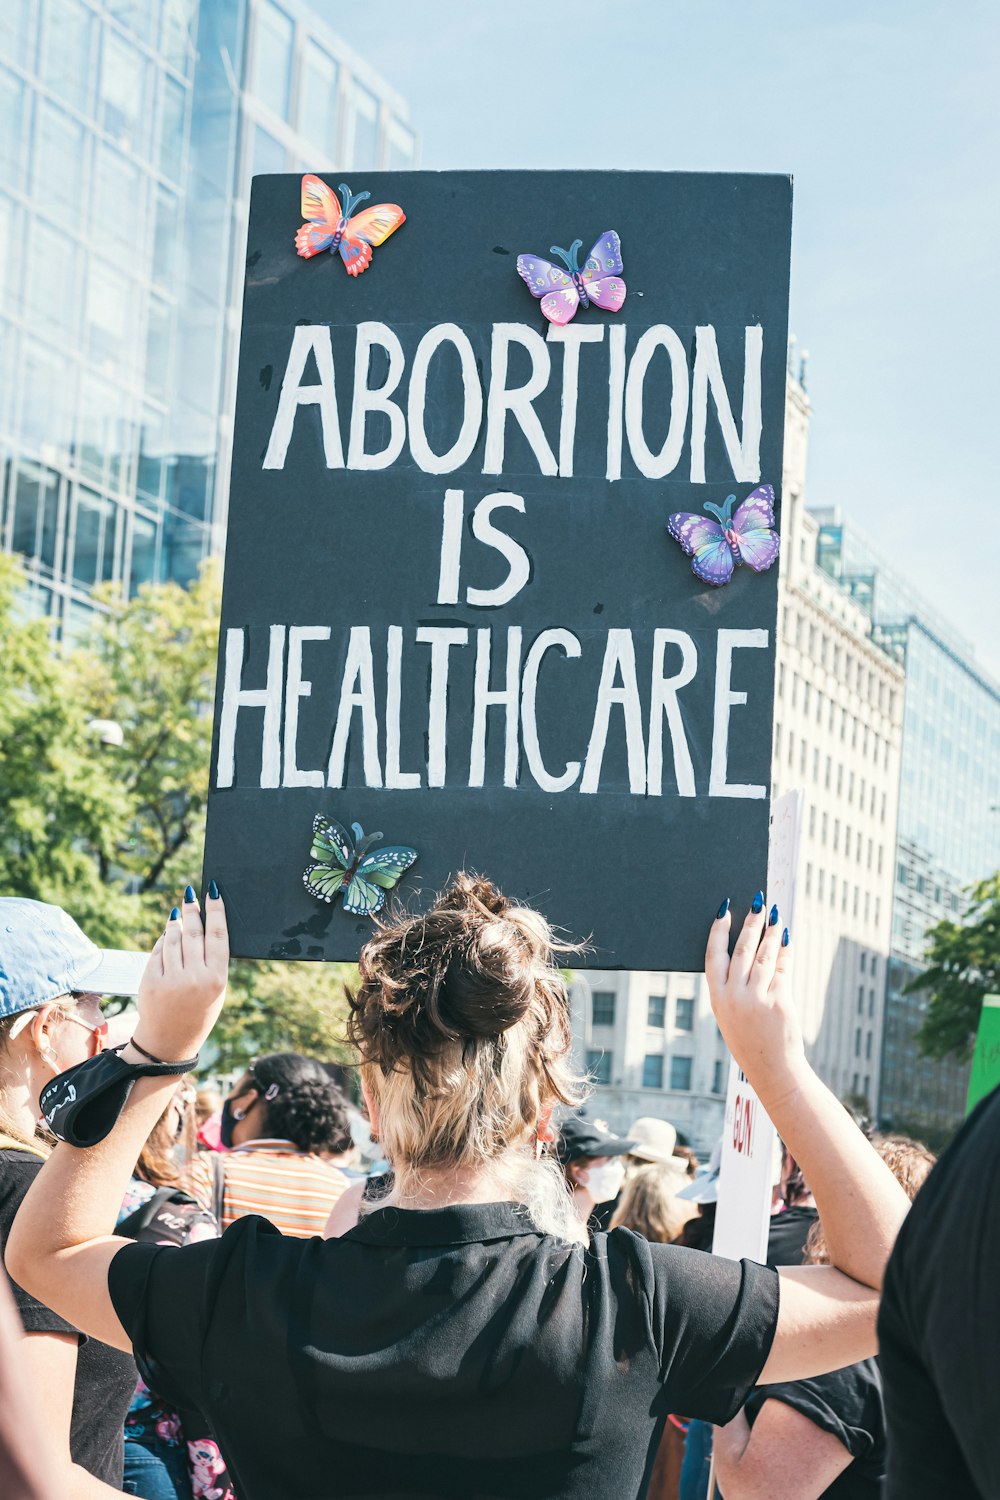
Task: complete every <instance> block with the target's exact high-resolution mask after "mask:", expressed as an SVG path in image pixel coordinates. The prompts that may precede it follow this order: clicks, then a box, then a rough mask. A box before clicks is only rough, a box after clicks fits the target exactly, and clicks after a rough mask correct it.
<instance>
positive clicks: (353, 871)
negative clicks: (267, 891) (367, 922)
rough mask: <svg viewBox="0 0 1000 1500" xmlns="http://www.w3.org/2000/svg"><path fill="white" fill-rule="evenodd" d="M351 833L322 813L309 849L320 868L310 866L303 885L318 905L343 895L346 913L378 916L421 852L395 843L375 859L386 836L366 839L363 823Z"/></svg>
mask: <svg viewBox="0 0 1000 1500" xmlns="http://www.w3.org/2000/svg"><path fill="white" fill-rule="evenodd" d="M351 833H353V835H354V837H353V838H352V837H351ZM351 833H348V832H347V829H346V828H344V827H343V826H342V825H341V824H340V823H337V822H335V821H334V819H333V818H324V817H323V814H322V813H317V814H316V816H315V817H314V818H313V841H312V848H311V849H310V850H309V858H310V859H311V860H313V861H314V863H312V864H310V865H308V866H307V868H306V872H305V874H304V875H303V877H302V881H303V884H304V885H305V888H306V890H307V891H308V892H309V894H310V896H315V897H316V899H317V901H327V902H330V901H332V900H333V899H334V897H335V896H336V895H337V893H338V892H340V893H342V895H343V900H344V910H345V911H349V912H351V913H352V914H353V915H355V916H364V917H373V916H374V915H375V913H376V912H378V911H381V910H382V907H383V906H384V905H385V893H386V891H391V890H392V888H393V886H395V885H397V884H398V883H399V880H400V879H401V877H402V876H403V875H405V873H406V871H407V870H408V869H409V868H410V866H411V865H412V864H413V862H414V860H415V859H416V858H417V851H416V849H408V848H406V847H405V845H403V844H390V845H387V846H386V848H384V849H374V850H372V852H371V854H369V853H368V850H369V849H371V846H372V844H377V843H378V841H379V839H380V838H381V837H382V835H381V833H369V834H367V835H366V834H365V831H364V829H363V828H362V827H361V824H360V823H352V824H351Z"/></svg>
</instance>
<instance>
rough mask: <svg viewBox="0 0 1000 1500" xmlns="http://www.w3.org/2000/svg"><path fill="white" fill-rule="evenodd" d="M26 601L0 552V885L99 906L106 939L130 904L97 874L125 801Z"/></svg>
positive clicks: (78, 906) (85, 708)
mask: <svg viewBox="0 0 1000 1500" xmlns="http://www.w3.org/2000/svg"><path fill="white" fill-rule="evenodd" d="M23 598H24V575H23V572H22V570H21V566H20V564H19V562H18V561H17V560H16V559H14V558H11V557H8V556H4V555H2V554H0V886H2V888H3V889H4V890H5V891H9V892H16V893H17V894H18V895H21V896H28V897H32V898H34V899H36V900H44V901H56V902H58V903H59V904H60V905H65V906H67V907H69V908H71V909H72V910H75V911H83V912H97V911H99V910H101V908H102V906H104V907H105V908H106V911H107V916H106V919H105V920H103V921H102V922H100V923H99V924H98V928H99V935H100V936H107V935H109V934H110V932H111V931H112V930H114V931H117V930H118V929H120V928H121V927H122V926H125V927H127V925H128V921H127V911H128V908H129V903H128V901H127V900H124V901H123V900H122V899H121V897H120V893H119V892H117V891H113V892H107V891H106V890H105V888H104V886H103V884H102V876H101V866H102V865H103V864H105V863H107V862H108V861H109V860H110V859H112V858H113V856H114V852H115V846H116V839H117V836H118V832H119V830H120V829H121V827H122V826H123V822H124V819H125V817H126V815H127V799H126V797H125V795H124V792H123V789H122V788H121V786H120V785H119V784H118V783H117V781H116V779H115V777H114V774H113V772H112V768H111V767H110V766H109V765H108V764H107V763H106V762H105V761H104V760H103V759H102V757H101V756H100V755H98V754H97V753H96V749H97V742H96V740H95V737H94V735H93V733H92V731H91V730H90V729H89V728H88V724H89V722H90V720H91V719H92V718H93V715H92V713H91V711H90V707H89V704H88V703H87V702H86V700H85V698H84V697H83V696H81V695H80V694H79V693H78V692H77V691H76V684H75V680H74V677H73V674H72V672H71V671H70V670H69V668H68V666H67V663H66V662H65V660H64V659H63V658H61V657H60V656H58V655H56V654H55V653H54V651H53V647H52V642H51V639H50V627H49V624H48V622H47V621H45V620H37V619H35V620H32V619H29V618H25V616H24V613H23V610H22V605H21V601H22V599H23Z"/></svg>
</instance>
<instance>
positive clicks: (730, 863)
mask: <svg viewBox="0 0 1000 1500" xmlns="http://www.w3.org/2000/svg"><path fill="white" fill-rule="evenodd" d="M338 181H339V174H337V175H336V176H331V177H330V179H329V182H328V183H323V182H320V183H319V185H318V186H316V185H315V184H316V182H317V180H316V179H312V183H313V185H312V186H311V187H310V188H309V189H308V194H311V196H308V195H307V198H306V199H305V200H303V189H302V186H301V183H300V179H299V178H298V177H292V176H275V177H264V178H256V179H255V180H254V186H253V192H252V197H251V211H250V225H249V232H248V253H247V278H246V293H245V301H244V313H243V330H242V342H241V348H240V364H239V376H238V390H237V404H236V421H235V429H234V442H233V465H232V486H231V496H230V505H229V529H228V540H227V548H226V565H225V585H224V596H223V606H222V632H221V640H220V652H219V676H218V688H217V701H216V722H215V734H214V742H213V750H212V766H211V783H210V793H209V808H208V830H207V840H206V861H205V873H206V875H208V876H211V877H213V878H214V879H216V880H217V881H218V883H219V885H220V887H221V889H222V892H223V895H224V896H225V898H226V902H227V911H228V914H229V921H230V929H231V932H232V939H233V947H234V951H235V952H236V953H237V954H239V955H241V956H246V957H279V958H280V957H285V958H306V959H309V958H315V959H320V958H340V959H347V958H353V957H355V956H356V954H357V952H358V949H359V948H360V946H361V944H362V943H363V942H364V941H365V938H366V937H367V935H368V934H369V933H370V931H371V927H372V920H371V915H370V913H371V912H372V911H373V910H374V909H375V908H377V906H378V904H379V903H380V902H381V901H382V900H383V899H384V897H385V893H386V891H388V890H391V889H392V888H393V887H395V888H396V890H397V892H398V894H399V895H400V897H401V898H402V899H403V900H404V901H405V902H406V904H407V905H409V906H410V907H418V906H419V905H420V904H422V903H426V902H427V901H428V900H429V899H430V895H431V894H432V893H433V892H434V891H435V890H436V889H439V888H440V887H442V886H443V885H444V884H445V883H446V882H447V880H448V878H449V876H450V875H451V874H452V873H454V872H455V871H457V870H459V869H461V868H463V867H465V868H472V869H476V870H478V871H481V872H482V873H485V874H487V875H489V876H490V877H491V878H493V879H494V880H495V881H497V883H498V884H499V885H500V886H501V887H502V888H503V889H504V890H505V891H506V892H507V894H508V895H510V896H512V897H515V898H519V899H524V900H527V901H529V902H531V903H532V904H534V905H537V906H538V907H539V908H540V909H541V910H542V911H543V912H544V913H545V914H546V915H547V916H548V917H549V918H550V919H551V920H552V921H554V922H555V923H557V924H558V925H560V926H561V927H563V928H565V929H566V930H567V931H568V932H570V933H571V934H573V935H574V936H577V937H584V936H588V935H589V936H590V937H591V940H592V944H593V953H592V957H591V958H590V959H589V962H590V963H591V964H592V966H594V967H607V968H614V967H636V968H649V969H686V970H696V969H699V968H700V967H701V963H702V955H703V949H704V939H705V931H706V927H707V924H708V923H709V921H710V920H711V917H712V914H713V913H714V911H715V910H716V908H717V907H718V904H719V901H720V900H721V899H722V897H723V896H725V895H727V894H729V895H731V896H732V897H733V899H734V907H735V909H736V912H737V915H738V916H739V915H740V914H741V911H745V909H746V903H747V901H748V899H749V897H750V896H751V895H752V893H753V891H754V890H755V889H756V888H757V886H759V885H761V884H763V883H764V881H765V878H766V861H767V828H768V811H769V785H770V755H771V729H772V695H773V676H774V644H775V613H776V592H777V571H778V570H777V566H771V564H772V563H773V562H774V561H775V558H776V553H777V542H776V535H775V530H774V528H775V527H776V526H777V525H778V520H777V513H778V510H779V509H780V476H781V461H782V435H783V407H784V387H785V348H786V322H787V301H788V259H789V237H790V213H791V186H790V183H789V181H788V179H787V178H782V177H757V176H731V175H707V174H672V173H649V172H615V173H610V172H606V173H585V172H535V173H517V174H515V173H503V172H499V173H491V172H441V173H435V172H412V173H399V174H391V173H383V174H378V173H372V174H370V175H366V177H365V179H364V180H363V181H362V180H356V181H352V182H351V183H350V185H349V186H350V188H351V189H353V190H354V192H353V194H352V195H351V196H350V197H349V196H348V193H347V191H346V189H347V185H344V188H343V189H341V190H338V191H339V197H338V199H337V204H336V209H331V208H330V207H329V204H330V200H331V199H332V196H333V194H332V189H333V188H334V187H335V185H336V183H337V182H338ZM361 190H363V191H364V192H366V193H370V194H371V197H370V199H368V200H366V201H367V203H368V204H369V205H374V207H371V206H369V207H364V206H362V205H361V204H360V203H359V202H358V201H357V194H358V192H359V191H361ZM337 213H340V215H341V217H340V218H339V219H337V217H336V214H337ZM324 214H328V215H332V217H329V218H328V219H324V217H323V215H324ZM366 215H367V217H366ZM300 226H302V228H301V229H300ZM297 232H298V246H299V249H300V250H303V251H305V252H309V251H310V250H312V249H313V248H315V247H316V246H322V247H323V248H322V250H321V253H318V254H316V255H315V256H311V257H310V258H304V256H303V255H302V254H297V253H296V235H297ZM362 232H365V233H367V234H368V235H369V240H364V239H363V238H362ZM554 242H555V243H556V244H558V245H562V246H568V247H569V248H568V249H567V250H563V251H557V250H556V249H552V250H550V249H549V247H550V246H553V244H554ZM581 245H582V246H584V247H585V246H588V245H592V246H593V250H592V252H591V254H590V255H588V256H586V259H583V258H582V257H581V255H580V248H581ZM373 246H374V248H373ZM328 249H329V251H330V252H331V253H327V250H328ZM369 261H370V264H369V263H368V262H369ZM362 262H363V263H364V264H363V265H361V269H363V274H355V273H356V272H357V270H358V269H359V263H362ZM772 492H773V499H772ZM706 504H708V505H709V507H710V508H709V509H708V510H707V511H706V509H705V506H706ZM671 517H673V518H674V519H673V520H672V521H671ZM685 517H688V519H685ZM772 520H773V521H774V525H773V526H772V524H771V522H772ZM668 522H669V523H670V528H671V529H670V530H668ZM693 568H694V569H695V570H696V571H693ZM706 580H707V581H706ZM317 818H318V819H319V820H320V821H319V823H318V824H317V825H316V829H315V830H314V822H315V820H316V819H317ZM378 830H381V833H380V834H379V837H378V838H377V839H376V840H375V841H374V843H371V842H370V840H371V837H372V835H374V834H375V833H376V831H378ZM382 851H384V852H382Z"/></svg>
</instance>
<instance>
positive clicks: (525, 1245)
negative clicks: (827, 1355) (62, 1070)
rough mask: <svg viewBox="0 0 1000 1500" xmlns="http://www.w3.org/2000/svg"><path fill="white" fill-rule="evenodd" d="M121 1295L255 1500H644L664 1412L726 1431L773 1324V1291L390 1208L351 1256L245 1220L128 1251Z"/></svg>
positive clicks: (463, 1209) (687, 1268) (683, 1260)
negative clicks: (185, 1241)
mask: <svg viewBox="0 0 1000 1500" xmlns="http://www.w3.org/2000/svg"><path fill="white" fill-rule="evenodd" d="M109 1286H110V1291H111V1297H112V1300H113V1302H114V1305H115V1308H116V1309H117V1312H118V1315H119V1317H120V1318H121V1320H122V1323H123V1324H124V1326H125V1328H126V1329H127V1330H128V1332H129V1334H130V1336H131V1338H132V1341H133V1344H134V1346H135V1349H136V1352H137V1354H138V1355H140V1357H141V1358H142V1359H143V1360H144V1361H145V1362H146V1363H148V1364H149V1366H150V1371H151V1375H152V1377H153V1378H154V1380H155V1383H156V1387H157V1389H158V1390H159V1391H160V1392H161V1393H163V1394H165V1395H170V1394H171V1393H176V1399H177V1400H178V1401H180V1400H181V1398H182V1396H183V1399H184V1400H186V1401H189V1402H190V1401H193V1402H194V1403H195V1404H196V1405H198V1406H199V1407H200V1409H201V1410H202V1411H203V1412H204V1413H205V1415H206V1416H207V1417H208V1419H209V1421H210V1423H211V1425H212V1429H213V1431H214V1433H215V1435H216V1437H217V1438H218V1441H219V1444H220V1446H221V1448H222V1450H223V1452H224V1453H225V1454H226V1457H227V1459H228V1460H229V1466H230V1472H231V1473H232V1476H233V1480H234V1483H235V1486H236V1490H237V1492H238V1493H239V1495H240V1497H241V1500H285V1497H287V1500H321V1497H322V1500H328V1497H330V1496H332V1495H334V1494H336V1495H337V1496H338V1497H341V1500H349V1497H357V1496H381V1497H392V1500H403V1497H432V1496H433V1497H436V1500H440V1497H455V1500H476V1497H485V1496H490V1497H508V1496H509V1497H515V1496H516V1497H517V1500H541V1497H547V1500H549V1497H559V1500H583V1497H586V1500H593V1497H594V1496H595V1495H614V1496H615V1497H616V1500H628V1497H632V1496H641V1495H644V1494H645V1491H646V1485H647V1483H648V1479H649V1473H650V1470H651V1467H652V1462H653V1459H654V1458H655V1455H656V1450H657V1447H658V1444H659V1438H660V1434H661V1432H662V1429H663V1424H664V1421H665V1418H666V1414H667V1412H669V1411H685V1412H691V1413H693V1414H695V1415H697V1416H701V1417H704V1418H705V1419H706V1420H707V1421H710V1422H726V1421H728V1420H729V1419H730V1418H731V1417H732V1416H733V1415H734V1414H735V1412H736V1411H737V1410H738V1409H739V1407H740V1406H741V1405H742V1404H743V1401H744V1400H745V1398H746V1395H747V1391H748V1389H749V1387H751V1386H752V1385H753V1384H754V1382H755V1380H756V1379H757V1376H758V1375H759V1373H760V1370H761V1367H762V1366H763V1364H764V1361H765V1360H766V1358H767V1355H768V1352H769V1350H770V1347H771V1341H772V1339H773V1337H774V1329H775V1323H776V1320H777V1311H778V1276H777V1272H775V1271H774V1270H772V1269H769V1268H767V1267H764V1266H758V1265H755V1264H753V1263H752V1262H750V1261H742V1262H734V1261H725V1260H718V1259H713V1258H711V1257H709V1256H706V1255H700V1254H698V1253H697V1252H695V1251H688V1250H681V1249H678V1248H677V1247H675V1246H672V1245H650V1244H648V1243H647V1242H646V1241H645V1240H643V1239H641V1238H640V1237H639V1236H637V1235H634V1234H632V1233H631V1232H630V1231H629V1230H626V1229H616V1230H614V1231H612V1232H611V1233H610V1234H596V1235H594V1237H593V1239H592V1241H591V1245H590V1248H589V1249H584V1247H583V1246H581V1245H575V1246H574V1245H568V1244H565V1243H564V1242H563V1241H561V1240H557V1239H554V1238H552V1237H551V1236H546V1235H543V1234H540V1233H539V1232H538V1231H537V1230H536V1229H535V1228H534V1227H533V1226H532V1224H531V1223H530V1221H529V1220H528V1218H527V1216H526V1212H525V1210H524V1209H523V1208H519V1207H518V1206H516V1205H514V1204H509V1203H490V1204H463V1205H459V1206H456V1207H453V1208H448V1209H432V1210H405V1209H396V1208H383V1209H378V1210H375V1211H374V1212H372V1213H370V1214H368V1215H367V1216H366V1217H365V1218H363V1219H362V1220H361V1222H360V1223H359V1224H358V1226H357V1227H356V1228H354V1229H352V1230H350V1231H349V1233H347V1234H346V1235H344V1236H342V1237H341V1238H340V1239H334V1240H321V1239H318V1238H313V1239H308V1240H303V1239H293V1238H285V1237H283V1236H282V1235H280V1234H279V1233H278V1231H277V1230H276V1229H274V1228H273V1226H272V1225H270V1224H269V1223H268V1222H267V1221H266V1220H265V1219H261V1218H258V1217H254V1216H251V1217H247V1218H244V1219H239V1220H237V1222H236V1223H235V1224H233V1225H232V1226H231V1228H229V1229H228V1230H227V1231H226V1233H225V1234H224V1235H223V1236H222V1239H221V1240H216V1241H214V1242H210V1243H206V1244H202V1245H191V1246H185V1247H183V1248H179V1249H172V1248H166V1249H163V1248H158V1247H155V1246H150V1245H130V1246H129V1247H128V1248H127V1249H124V1250H122V1251H120V1252H119V1254H118V1255H117V1256H116V1257H115V1259H114V1261H113V1262H112V1264H111V1268H110V1273H109Z"/></svg>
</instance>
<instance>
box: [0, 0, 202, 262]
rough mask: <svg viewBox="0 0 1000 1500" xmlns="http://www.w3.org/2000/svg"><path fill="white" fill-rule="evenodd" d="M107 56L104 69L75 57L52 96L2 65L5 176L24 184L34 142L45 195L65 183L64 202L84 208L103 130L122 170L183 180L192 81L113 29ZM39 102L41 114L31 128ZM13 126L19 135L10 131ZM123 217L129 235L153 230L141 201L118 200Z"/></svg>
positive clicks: (0, 136)
mask: <svg viewBox="0 0 1000 1500" xmlns="http://www.w3.org/2000/svg"><path fill="white" fill-rule="evenodd" d="M5 3H6V0H5ZM102 58H103V61H102V64H101V67H100V69H99V70H97V71H96V72H95V70H94V69H93V68H91V67H88V66H87V65H86V64H85V63H83V62H81V61H80V60H79V59H78V58H76V59H74V61H73V63H72V71H71V74H70V75H69V77H68V78H67V80H66V84H65V86H60V87H56V86H55V85H51V84H50V88H51V89H52V96H51V97H46V96H45V95H44V93H42V92H41V91H39V90H38V86H37V85H34V86H31V87H28V86H26V84H25V83H24V81H23V80H22V79H20V78H19V77H17V75H16V74H14V73H11V72H8V71H7V69H2V70H0V123H2V125H3V126H4V128H3V129H0V142H2V146H0V151H2V165H3V169H4V180H5V181H7V182H9V183H10V184H11V185H12V186H17V187H20V186H21V185H22V184H23V182H24V174H25V172H26V170H27V162H26V159H25V158H26V148H27V147H28V145H29V143H30V144H33V146H34V172H33V181H34V183H35V187H36V189H38V188H39V187H44V188H45V190H46V191H45V194H44V197H45V199H47V200H48V201H51V198H50V197H49V195H50V193H51V192H52V189H53V187H54V185H58V187H59V190H60V194H61V195H65V197H64V198H63V197H61V198H60V202H61V204H62V206H63V207H65V206H66V205H67V204H68V205H71V206H73V207H75V208H79V207H82V206H83V205H85V204H86V203H87V198H86V196H85V188H86V183H85V181H84V179H83V169H84V149H85V143H86V140H87V138H88V137H89V136H90V135H91V134H92V133H94V132H97V133H99V136H100V138H101V140H102V142H103V143H105V144H106V145H108V146H111V147H115V148H116V153H117V155H118V160H119V161H120V162H121V163H122V166H121V167H120V171H121V172H122V173H124V172H125V171H126V170H127V167H128V165H130V162H129V159H132V160H137V161H140V162H142V164H143V165H146V164H147V163H149V164H152V166H153V167H154V168H155V170H156V171H158V172H159V173H160V174H161V175H162V176H163V177H164V178H165V179H167V180H168V181H170V182H173V183H179V182H180V180H181V173H182V170H183V165H184V134H185V132H184V122H185V115H186V112H187V103H188V94H189V86H188V85H187V84H185V83H182V82H181V81H180V80H179V79H176V78H174V77H172V76H171V75H170V74H168V73H164V72H162V71H161V70H159V69H157V68H156V67H154V66H152V65H151V64H149V63H148V62H147V61H146V60H145V59H144V58H143V57H142V56H141V55H140V54H139V53H138V52H137V51H136V50H135V49H134V48H133V47H131V46H130V45H129V44H128V43H127V42H125V41H123V40H122V39H121V38H119V37H118V36H117V35H116V34H115V33H113V32H111V31H110V30H108V31H107V32H106V35H105V41H104V46H103V49H102ZM95 77H99V80H100V83H99V88H98V93H97V96H96V98H95V97H94V96H93V95H92V93H91V85H92V84H93V81H94V78H95ZM33 100H34V107H35V111H36V112H35V117H34V123H33V128H31V124H32V122H31V120H30V110H31V108H32V101H33ZM81 116H82V117H83V118H82V119H81ZM12 129H13V130H14V132H15V133H14V134H11V133H10V132H11V130H12ZM50 174H51V176H50ZM117 219H118V222H119V223H120V224H121V226H122V232H123V234H124V235H126V236H128V235H129V234H131V235H132V237H133V238H134V237H135V235H136V234H137V233H141V232H142V230H143V229H144V227H145V226H144V224H143V222H142V220H141V219H140V218H137V217H136V205H135V204H134V203H132V202H129V201H128V200H123V201H122V202H121V203H120V204H119V205H118V213H117ZM69 222H70V223H71V222H72V221H69ZM65 227H66V221H65V219H64V228H65Z"/></svg>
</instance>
